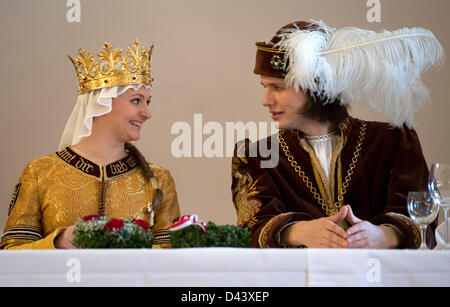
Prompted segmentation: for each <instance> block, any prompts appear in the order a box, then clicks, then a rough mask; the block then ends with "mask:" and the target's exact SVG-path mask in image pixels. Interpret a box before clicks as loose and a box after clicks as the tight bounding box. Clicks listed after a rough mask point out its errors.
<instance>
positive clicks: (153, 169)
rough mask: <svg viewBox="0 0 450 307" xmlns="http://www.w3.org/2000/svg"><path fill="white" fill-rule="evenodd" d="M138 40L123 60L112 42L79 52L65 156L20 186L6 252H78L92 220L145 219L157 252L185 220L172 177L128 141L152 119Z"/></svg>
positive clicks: (146, 67)
mask: <svg viewBox="0 0 450 307" xmlns="http://www.w3.org/2000/svg"><path fill="white" fill-rule="evenodd" d="M152 52H153V46H152V47H151V48H150V49H148V50H146V49H145V48H141V47H140V46H139V44H138V42H137V40H136V41H134V42H133V43H132V44H131V45H130V46H129V47H128V49H127V50H126V53H125V54H124V53H123V52H122V50H119V49H117V48H114V47H113V46H112V45H111V44H109V43H105V46H104V47H103V48H102V50H101V51H100V52H99V53H98V56H99V61H98V62H96V61H95V59H94V57H93V55H92V54H91V53H88V54H86V51H85V50H83V49H79V56H78V57H77V58H76V59H75V60H74V59H72V58H70V57H69V58H70V60H71V61H72V63H73V65H74V67H75V70H76V72H77V76H78V81H79V92H80V95H79V96H78V100H77V104H76V106H75V108H74V110H73V112H72V114H71V116H70V118H69V120H68V122H67V124H66V127H65V129H64V132H63V135H62V137H61V141H60V145H59V150H58V151H57V152H56V153H53V154H49V155H46V156H43V157H41V158H38V159H36V160H33V161H31V162H30V163H29V164H28V165H27V166H26V167H25V169H24V171H23V173H22V176H21V177H20V179H19V183H18V184H17V185H16V188H15V191H14V194H13V198H12V200H11V203H10V207H9V212H8V221H7V223H6V227H5V230H4V234H3V236H2V239H1V247H2V248H5V249H52V248H74V246H73V245H72V239H73V233H72V232H73V229H74V226H73V225H74V224H75V222H76V221H77V219H78V218H80V217H84V216H87V215H94V214H98V215H102V216H105V217H107V218H109V217H115V218H124V219H128V218H136V219H143V220H145V221H146V222H147V223H149V225H150V226H151V229H152V232H153V234H154V236H155V246H157V247H168V246H170V241H169V237H168V233H167V228H168V227H169V226H170V225H171V224H172V221H173V220H174V219H175V218H177V217H178V216H179V215H180V209H179V205H178V199H177V193H176V189H175V183H174V180H173V178H172V176H171V175H170V172H169V171H168V170H166V169H164V168H161V167H159V166H157V165H155V164H152V163H148V162H146V159H145V158H144V157H143V156H142V154H141V153H140V152H139V151H138V150H137V149H136V147H134V146H133V145H132V144H131V143H130V141H136V140H138V139H139V137H140V132H141V128H142V125H143V124H144V122H145V121H147V120H148V119H150V118H151V112H150V101H151V96H152V94H151V85H152V81H153V79H152V77H151V58H152Z"/></svg>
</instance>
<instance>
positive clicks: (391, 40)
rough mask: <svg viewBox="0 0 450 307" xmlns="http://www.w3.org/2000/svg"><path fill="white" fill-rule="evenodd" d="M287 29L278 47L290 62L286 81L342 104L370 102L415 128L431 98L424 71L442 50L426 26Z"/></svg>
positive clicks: (394, 120) (396, 121)
mask: <svg viewBox="0 0 450 307" xmlns="http://www.w3.org/2000/svg"><path fill="white" fill-rule="evenodd" d="M312 22H313V23H315V24H318V28H314V29H311V30H299V29H288V30H286V31H285V32H284V33H282V34H281V35H280V36H281V41H280V42H279V43H277V44H276V45H275V46H274V47H275V48H279V49H281V50H283V51H284V52H285V61H288V62H289V67H288V71H287V75H286V82H287V84H288V85H293V86H294V87H295V88H296V89H298V88H302V89H303V90H310V91H312V92H315V93H319V94H321V95H323V97H326V98H327V99H328V101H333V100H334V99H336V98H339V99H340V100H341V103H343V104H348V103H353V102H355V101H362V102H366V103H368V104H369V105H371V106H372V107H373V108H375V109H376V110H378V111H379V112H381V113H383V114H384V116H385V118H386V120H388V121H389V122H390V123H391V124H392V125H393V126H397V127H401V126H402V125H403V124H404V123H406V125H407V126H408V127H410V128H412V127H413V125H414V124H413V117H414V111H415V110H417V109H418V108H419V107H421V106H422V105H423V104H424V103H425V102H426V101H427V100H428V99H429V91H428V89H427V88H426V87H425V85H424V84H423V83H422V81H421V73H422V72H423V71H426V70H427V69H429V68H431V67H433V66H435V65H438V64H442V63H443V60H444V50H443V48H442V46H441V44H440V43H439V41H438V40H437V39H436V37H435V36H434V35H433V33H432V32H431V31H429V30H427V29H423V28H411V29H409V28H403V29H399V30H396V31H393V32H389V31H386V30H385V31H382V32H380V33H376V32H373V31H369V30H363V29H359V28H343V29H340V30H335V29H333V28H329V27H327V26H326V25H324V24H323V23H322V22H317V21H312Z"/></svg>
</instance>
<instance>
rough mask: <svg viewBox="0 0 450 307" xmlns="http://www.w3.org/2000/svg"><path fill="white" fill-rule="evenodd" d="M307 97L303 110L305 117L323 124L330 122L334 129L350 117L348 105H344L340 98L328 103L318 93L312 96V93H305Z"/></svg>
mask: <svg viewBox="0 0 450 307" xmlns="http://www.w3.org/2000/svg"><path fill="white" fill-rule="evenodd" d="M305 96H306V98H307V99H306V105H305V107H304V108H303V110H301V114H302V115H303V116H306V117H308V118H310V119H312V120H315V121H318V122H321V123H325V122H329V123H330V124H331V125H332V126H334V127H337V126H338V125H339V124H340V123H342V122H343V121H344V120H345V119H346V118H347V117H348V116H349V115H348V105H342V104H341V101H340V99H339V98H337V99H335V100H334V101H327V100H325V99H324V98H322V97H320V96H319V95H318V94H317V93H315V94H311V92H310V91H305Z"/></svg>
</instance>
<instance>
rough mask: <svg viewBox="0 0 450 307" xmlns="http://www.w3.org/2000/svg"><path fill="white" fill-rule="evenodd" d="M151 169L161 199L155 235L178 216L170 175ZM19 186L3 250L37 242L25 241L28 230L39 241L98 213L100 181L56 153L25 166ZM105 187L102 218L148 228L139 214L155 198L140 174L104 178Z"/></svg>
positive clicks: (37, 244) (153, 167)
mask: <svg viewBox="0 0 450 307" xmlns="http://www.w3.org/2000/svg"><path fill="white" fill-rule="evenodd" d="M151 167H152V170H153V173H154V175H155V180H156V181H158V182H166V184H164V185H162V187H161V189H162V191H163V193H164V195H165V196H167V197H165V199H164V201H163V202H162V203H161V205H160V207H159V209H158V211H156V212H155V216H154V223H155V225H154V226H153V228H152V231H158V230H161V229H164V228H167V227H168V226H170V225H171V224H172V221H173V220H174V219H175V218H177V217H179V215H180V210H179V206H178V199H177V196H176V190H175V184H174V182H173V179H172V178H171V176H170V173H169V172H168V171H167V170H165V169H163V168H159V167H156V166H154V165H151ZM19 182H20V183H21V184H22V185H21V188H20V192H19V193H18V196H17V201H16V204H15V206H14V208H13V209H12V210H11V212H10V215H9V217H8V220H7V223H6V227H5V232H6V231H10V232H9V234H11V235H12V234H13V233H14V234H15V235H16V237H14V238H13V237H12V236H9V237H7V238H8V240H2V243H1V244H2V247H3V248H7V249H8V248H15V247H20V245H22V244H26V243H30V242H33V240H36V239H38V237H37V236H34V237H31V236H28V237H27V236H26V235H27V234H28V235H29V234H30V233H26V232H25V231H28V232H30V229H34V230H35V232H34V234H38V233H39V234H41V235H42V238H44V239H42V240H43V241H45V238H46V237H47V236H48V235H49V234H51V233H54V232H55V231H57V230H58V229H61V228H63V227H68V226H71V225H73V224H75V222H76V221H77V219H78V218H79V217H83V216H86V215H91V214H96V213H97V212H98V201H99V183H101V181H100V180H99V179H98V178H96V177H94V176H91V175H88V174H86V173H84V172H82V171H80V170H78V169H76V168H75V167H72V166H71V165H69V164H68V163H67V162H66V161H64V160H62V159H61V158H60V157H59V156H58V155H57V154H56V153H54V154H50V155H46V156H44V157H41V158H39V159H36V160H34V161H32V162H30V163H29V164H28V165H27V167H26V168H25V170H24V171H23V173H22V176H21V178H20V179H19ZM106 182H107V192H106V193H105V194H103V195H104V203H105V212H104V213H105V216H106V217H107V218H110V217H115V218H124V219H128V218H140V219H144V220H146V221H147V222H150V218H151V216H150V214H145V213H144V212H143V208H144V207H145V206H147V204H148V202H149V201H151V200H152V198H153V195H154V193H155V192H154V190H153V187H152V185H151V184H149V183H148V181H146V179H145V176H144V173H143V171H142V170H141V169H140V168H136V169H135V171H130V172H128V173H126V174H124V175H121V176H117V177H112V178H109V179H108V180H107V181H106ZM138 186H139V187H138ZM12 230H14V231H15V232H11V231H12ZM18 231H22V233H19V232H18ZM19 234H21V236H19ZM22 234H23V236H22ZM43 241H42V242H43ZM39 242H41V240H38V241H36V244H35V245H33V246H32V248H39V244H40V243H39Z"/></svg>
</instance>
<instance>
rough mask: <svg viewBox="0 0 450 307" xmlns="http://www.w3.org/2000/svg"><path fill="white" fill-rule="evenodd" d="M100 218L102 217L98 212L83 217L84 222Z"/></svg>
mask: <svg viewBox="0 0 450 307" xmlns="http://www.w3.org/2000/svg"><path fill="white" fill-rule="evenodd" d="M99 219H100V215H98V214H92V215H88V216H85V217H83V221H84V222H88V221H92V220H94V221H98V220H99Z"/></svg>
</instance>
